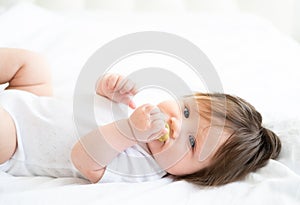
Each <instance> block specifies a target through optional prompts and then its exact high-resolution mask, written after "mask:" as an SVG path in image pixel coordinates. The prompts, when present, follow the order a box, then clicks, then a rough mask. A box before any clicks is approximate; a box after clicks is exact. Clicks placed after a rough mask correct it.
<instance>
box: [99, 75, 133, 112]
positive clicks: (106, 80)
mask: <svg viewBox="0 0 300 205" xmlns="http://www.w3.org/2000/svg"><path fill="white" fill-rule="evenodd" d="M96 93H97V94H98V95H102V96H104V97H107V98H109V99H110V100H112V101H114V102H117V103H123V104H126V105H128V106H129V107H130V108H132V109H135V108H136V105H135V103H134V102H133V101H132V100H131V98H132V96H134V95H135V94H136V93H137V89H136V85H135V83H134V82H132V81H131V80H129V79H126V78H124V77H123V76H121V75H118V74H106V75H104V76H103V77H102V78H101V79H99V80H98V82H97V85H96Z"/></svg>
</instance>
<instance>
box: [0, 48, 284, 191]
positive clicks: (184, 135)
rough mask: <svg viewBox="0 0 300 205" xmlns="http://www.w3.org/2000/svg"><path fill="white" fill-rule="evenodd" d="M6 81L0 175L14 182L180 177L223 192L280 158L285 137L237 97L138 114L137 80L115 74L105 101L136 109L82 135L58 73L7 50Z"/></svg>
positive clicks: (0, 53) (0, 102) (103, 83)
mask: <svg viewBox="0 0 300 205" xmlns="http://www.w3.org/2000/svg"><path fill="white" fill-rule="evenodd" d="M0 73H1V75H0V84H4V83H8V86H7V88H6V89H5V90H4V91H2V92H0V118H1V122H0V170H2V171H5V172H7V173H10V174H12V175H15V176H36V175H41V176H52V177H68V176H70V177H71V176H76V177H83V178H86V179H88V180H90V181H91V182H93V183H96V182H111V181H129V182H130V181H148V180H154V179H159V178H161V177H164V176H167V175H171V176H173V178H174V179H176V180H181V179H184V180H186V181H189V182H192V183H195V184H198V185H207V186H218V185H223V184H226V183H229V182H234V181H237V180H241V179H243V178H244V177H245V176H246V175H247V174H248V173H250V172H252V171H255V170H257V169H258V168H260V167H262V166H264V165H265V164H266V163H267V162H268V159H275V158H276V157H277V156H278V155H279V153H280V149H281V143H280V140H279V138H278V136H277V135H276V134H274V133H273V132H272V131H270V130H269V129H267V128H265V127H263V126H262V117H261V115H260V113H259V112H257V111H256V110H255V108H254V107H253V106H252V105H250V104H249V103H247V102H246V101H244V100H243V99H241V98H238V97H233V96H230V95H226V94H215V93H214V94H203V93H196V94H194V95H192V96H185V97H183V98H182V99H181V100H179V102H177V101H175V100H174V101H172V100H170V101H164V102H161V103H159V104H158V105H156V106H154V105H150V104H145V105H142V106H140V107H137V108H136V105H135V103H134V102H133V101H132V96H134V95H135V94H136V93H137V88H136V86H135V84H134V82H132V81H130V80H127V79H124V78H123V77H122V76H120V75H118V74H107V75H104V76H103V77H101V78H100V79H99V81H98V83H97V85H96V93H97V94H98V95H100V96H103V97H105V98H107V99H109V100H112V101H114V102H115V103H123V104H126V105H128V106H129V107H130V108H132V109H134V111H133V113H132V114H131V115H130V116H129V118H124V119H118V120H115V121H113V122H111V123H108V124H104V125H99V127H97V128H95V129H94V130H91V131H90V132H89V133H86V134H85V135H84V136H77V135H76V134H77V132H76V128H75V126H74V122H73V116H72V110H70V109H67V108H68V106H66V105H64V104H63V103H61V102H60V101H58V100H55V99H54V98H52V97H50V96H51V95H52V87H51V78H50V76H51V75H50V72H49V67H48V66H47V64H46V63H45V61H44V60H43V59H42V58H40V56H39V55H37V54H35V53H33V52H30V51H26V50H22V49H8V48H3V49H0ZM163 135H167V139H166V140H165V141H163V140H160V138H161V136H163ZM132 156H135V157H134V158H133V157H132ZM135 159H138V160H135ZM120 167H122V169H120ZM149 170H150V171H149ZM143 172H144V173H145V174H144V175H143V174H141V173H143ZM130 174H131V176H130Z"/></svg>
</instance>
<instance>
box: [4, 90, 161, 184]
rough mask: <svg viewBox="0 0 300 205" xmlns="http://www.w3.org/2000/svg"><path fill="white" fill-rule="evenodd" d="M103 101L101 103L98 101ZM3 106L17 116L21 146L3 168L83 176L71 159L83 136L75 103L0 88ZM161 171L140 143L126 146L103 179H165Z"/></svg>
mask: <svg viewBox="0 0 300 205" xmlns="http://www.w3.org/2000/svg"><path fill="white" fill-rule="evenodd" d="M97 99H98V101H99V99H100V101H101V102H100V106H101V107H98V109H99V110H102V111H101V115H102V116H101V117H102V119H104V120H101V119H100V120H97V122H99V121H100V123H101V122H102V123H104V122H105V123H107V122H109V121H110V119H108V118H109V117H110V116H108V115H107V110H109V109H108V108H109V107H108V106H110V103H109V101H108V100H107V99H106V98H103V97H100V98H99V97H98V98H97ZM98 104H99V103H98ZM0 106H2V107H3V108H4V109H5V110H6V111H7V112H8V113H9V114H10V115H11V117H12V118H13V120H14V123H15V126H16V131H17V141H18V147H17V150H16V152H15V154H14V155H13V157H12V158H11V159H10V160H9V161H7V162H6V163H4V164H0V171H5V172H7V173H9V174H12V175H14V176H50V177H81V178H83V176H82V175H81V174H80V173H79V172H78V171H77V169H76V168H75V167H74V166H73V164H72V163H71V160H70V153H71V150H72V147H73V145H74V144H75V143H76V142H77V141H78V139H79V137H80V136H78V135H77V132H76V127H75V124H74V120H73V114H72V111H73V109H72V106H70V105H69V104H66V103H63V102H62V101H60V100H58V99H54V98H52V97H40V96H36V95H34V94H32V93H29V92H26V91H20V90H5V91H2V92H1V91H0ZM165 174H166V172H164V171H163V170H161V169H160V168H159V166H158V164H157V163H156V162H155V160H154V159H153V158H152V157H151V155H149V154H148V152H147V151H146V150H145V149H144V148H142V147H141V146H139V145H136V146H133V147H130V148H128V149H126V150H125V151H124V152H123V153H121V154H119V155H118V156H117V157H116V158H115V159H114V160H113V161H112V162H111V163H110V164H109V165H108V166H107V168H106V171H105V173H104V176H103V177H102V179H101V180H100V182H122V181H124V182H142V181H149V180H155V179H160V178H162V177H163V176H164V175H165Z"/></svg>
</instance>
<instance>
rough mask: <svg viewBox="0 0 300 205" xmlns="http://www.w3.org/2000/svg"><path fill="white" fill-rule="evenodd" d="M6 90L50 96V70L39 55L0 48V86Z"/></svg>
mask: <svg viewBox="0 0 300 205" xmlns="http://www.w3.org/2000/svg"><path fill="white" fill-rule="evenodd" d="M4 83H8V87H7V88H6V89H20V90H25V91H28V92H31V93H34V94H36V95H41V96H50V95H52V84H51V73H50V68H49V66H48V64H47V63H46V61H45V60H44V58H42V57H41V56H40V55H38V54H36V53H34V52H31V51H28V50H23V49H16V48H0V84H4Z"/></svg>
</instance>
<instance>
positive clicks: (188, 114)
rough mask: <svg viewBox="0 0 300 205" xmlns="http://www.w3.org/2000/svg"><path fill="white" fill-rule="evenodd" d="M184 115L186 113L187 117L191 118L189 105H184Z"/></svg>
mask: <svg viewBox="0 0 300 205" xmlns="http://www.w3.org/2000/svg"><path fill="white" fill-rule="evenodd" d="M183 115H184V117H185V118H189V116H190V111H189V109H188V108H187V107H184V110H183Z"/></svg>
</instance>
